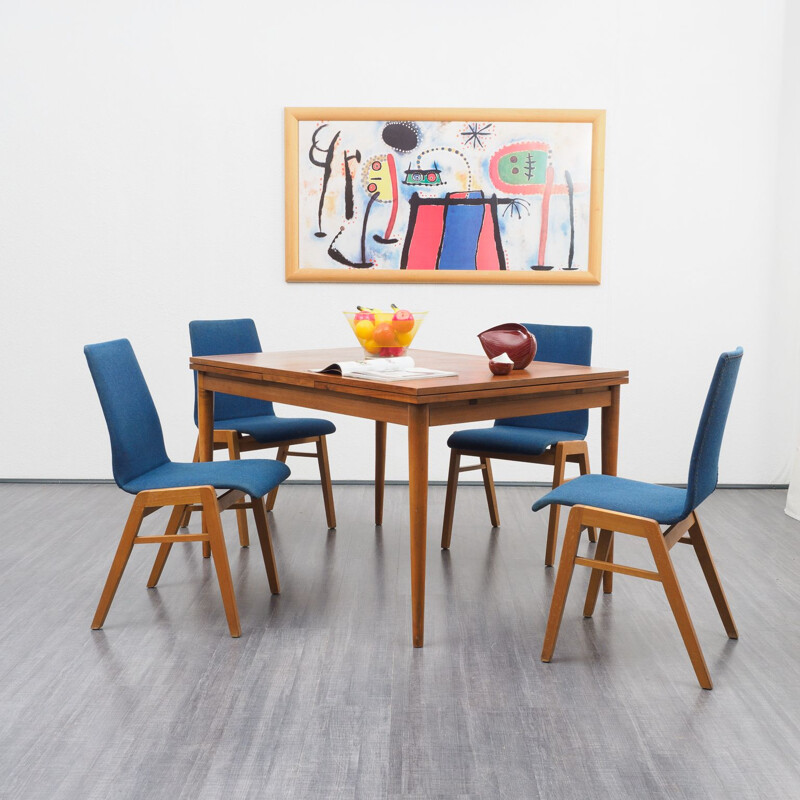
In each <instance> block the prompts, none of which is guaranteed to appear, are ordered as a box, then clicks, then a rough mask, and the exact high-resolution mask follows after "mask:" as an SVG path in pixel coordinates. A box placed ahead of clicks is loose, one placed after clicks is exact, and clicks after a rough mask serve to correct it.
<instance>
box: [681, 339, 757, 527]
mask: <svg viewBox="0 0 800 800" xmlns="http://www.w3.org/2000/svg"><path fill="white" fill-rule="evenodd" d="M742 352H743V351H742V348H741V347H737V348H736V349H735V350H731V351H730V352H727V353H723V354H722V355H721V356H720V357H719V360H718V361H717V368H716V370H714V377H713V378H712V379H711V386H710V387H709V389H708V395H707V396H706V403H705V405H704V406H703V413H702V414H701V415H700V424H699V425H698V427H697V436H696V437H695V440H694V448H693V450H692V460H691V462H690V464H689V480H688V481H687V488H686V509H685V511H686V514H687V515H688V514H689V513H690V512H692V511H694V510H695V509H696V508H697V506H699V505H700V503H702V502H703V500H705V499H706V498H707V497H708V496H709V495H710V494H711V492H713V491H714V489H715V488H716V487H717V476H718V470H719V451H720V447H721V446H722V434H723V433H724V432H725V423H726V422H727V420H728V411H729V410H730V407H731V399H732V398H733V389H734V387H735V386H736V377H737V376H738V374H739V365H740V364H741V363H742Z"/></svg>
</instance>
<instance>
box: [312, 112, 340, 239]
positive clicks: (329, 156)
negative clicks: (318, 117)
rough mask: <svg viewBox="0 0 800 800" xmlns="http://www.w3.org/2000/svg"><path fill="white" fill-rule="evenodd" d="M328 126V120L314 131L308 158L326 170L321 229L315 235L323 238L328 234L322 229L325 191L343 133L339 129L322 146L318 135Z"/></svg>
mask: <svg viewBox="0 0 800 800" xmlns="http://www.w3.org/2000/svg"><path fill="white" fill-rule="evenodd" d="M327 127H328V123H327V122H326V123H325V124H323V125H320V126H319V128H317V129H316V130H315V131H314V133H313V134H312V136H311V147H310V148H309V151H308V160H309V161H310V162H311V163H312V164H313V165H314V166H315V167H322V169H323V170H324V171H323V173H322V193H321V194H320V196H319V210H318V212H317V227H318V228H319V230H318V231H317V233H315V234H314V236H316V237H318V238H323V237H325V236H327V235H328V234H327V233H325V232H324V231H323V230H322V206H323V204H324V203H325V192H326V191H327V190H328V181H329V180H330V178H331V172H332V170H331V164H332V163H333V150H334V148H335V147H336V142H337V141H338V139H339V135H340V134H341V131H337V132H336V134H335V135H334V137H333V139H331V142H330V144H329V145H328V146H327V147H320V146H319V145H318V144H317V136H318V135H319V132H320V131H321V130H322V129H323V128H327ZM314 151H318V152H320V153H325V160H324V161H320V160H319V159H317V158H314Z"/></svg>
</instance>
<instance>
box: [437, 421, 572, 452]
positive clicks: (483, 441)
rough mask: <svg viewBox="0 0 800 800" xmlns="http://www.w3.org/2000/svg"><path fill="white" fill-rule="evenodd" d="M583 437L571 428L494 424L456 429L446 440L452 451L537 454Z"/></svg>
mask: <svg viewBox="0 0 800 800" xmlns="http://www.w3.org/2000/svg"><path fill="white" fill-rule="evenodd" d="M584 438H585V437H584V436H582V435H581V434H579V433H572V432H570V431H551V430H548V429H547V428H527V427H523V426H521V425H495V426H494V427H493V428H472V429H467V430H464V431H456V432H455V433H454V434H452V435H451V436H450V438H449V439H448V440H447V446H448V447H451V448H453V449H454V450H478V451H480V452H483V453H507V454H509V455H531V456H538V455H541V454H542V453H544V451H545V450H547V448H548V447H550V446H551V445H554V444H557V443H558V442H576V441H580V440H582V439H584Z"/></svg>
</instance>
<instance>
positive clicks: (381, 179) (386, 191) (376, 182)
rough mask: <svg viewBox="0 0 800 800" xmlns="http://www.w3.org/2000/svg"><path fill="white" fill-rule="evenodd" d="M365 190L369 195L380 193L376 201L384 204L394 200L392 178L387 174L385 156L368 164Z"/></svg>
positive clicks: (376, 158)
mask: <svg viewBox="0 0 800 800" xmlns="http://www.w3.org/2000/svg"><path fill="white" fill-rule="evenodd" d="M366 188H367V191H368V192H369V193H370V194H375V193H376V192H380V195H379V196H378V200H380V201H382V202H384V203H389V202H391V201H392V200H394V192H393V191H392V176H391V174H390V173H389V164H388V162H387V160H386V156H377V157H375V158H373V159H372V161H371V162H370V165H369V169H368V170H367V181H366Z"/></svg>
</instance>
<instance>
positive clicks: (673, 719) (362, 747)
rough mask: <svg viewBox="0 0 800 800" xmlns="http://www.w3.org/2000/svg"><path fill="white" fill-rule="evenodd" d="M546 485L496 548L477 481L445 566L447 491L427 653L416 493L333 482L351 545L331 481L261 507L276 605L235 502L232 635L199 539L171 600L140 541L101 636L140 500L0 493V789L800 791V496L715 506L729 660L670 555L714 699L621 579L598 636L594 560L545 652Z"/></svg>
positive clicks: (508, 504) (35, 792) (207, 793)
mask: <svg viewBox="0 0 800 800" xmlns="http://www.w3.org/2000/svg"><path fill="white" fill-rule="evenodd" d="M540 491H541V490H539V489H533V490H532V489H524V488H516V487H514V488H500V489H499V490H498V494H499V502H500V513H501V521H502V523H503V526H502V528H500V529H496V530H495V531H492V529H491V527H490V525H489V523H488V515H487V513H486V509H485V501H484V497H483V491H482V490H481V489H480V488H477V487H467V488H464V489H462V491H461V492H460V496H459V503H458V506H457V509H456V525H455V530H454V534H453V545H452V549H451V551H450V552H449V553H447V552H442V551H440V550H439V547H438V540H439V536H438V525H439V522H440V520H439V515H438V510H439V509H440V508H441V504H442V501H443V489H441V488H439V487H434V488H432V489H431V507H432V513H431V526H430V535H429V547H428V581H427V611H426V646H425V648H424V649H423V650H414V649H413V648H412V647H411V631H410V610H409V575H408V539H407V535H406V534H405V530H406V525H407V520H408V511H407V508H406V496H407V495H406V492H405V489H404V488H403V487H399V486H392V487H388V489H387V508H386V515H385V518H386V520H388V522H387V524H386V525H385V526H384V527H383V529H375V528H374V527H373V526H372V525H370V524H369V520H370V519H371V516H372V493H371V489H370V488H369V487H359V486H338V487H335V494H336V503H337V516H338V522H339V527H338V530H337V531H336V532H335V533H333V532H331V533H328V532H327V530H326V529H325V525H324V515H323V510H322V500H321V495H320V493H319V490H318V488H317V487H314V486H287V487H284V489H282V491H281V495H280V496H279V498H278V502H277V504H276V508H275V512H274V514H272V515H271V516H270V518H271V522H272V525H273V532H274V538H275V545H276V553H277V558H278V566H279V570H280V575H281V582H282V585H283V593H282V594H281V595H280V596H279V597H271V596H270V595H269V594H268V589H267V581H266V576H265V574H264V568H263V562H262V561H261V557H260V554H259V552H258V549H257V548H255V547H254V548H252V549H250V550H241V549H240V548H239V547H238V544H237V543H236V536H235V523H234V519H233V515H232V512H228V513H227V514H226V517H225V522H226V530H227V532H228V542H229V549H230V552H231V559H232V569H233V574H234V581H235V586H236V591H237V596H238V600H239V608H240V613H241V618H242V627H243V635H242V637H241V639H238V640H233V639H231V638H230V637H229V636H228V634H227V627H226V624H225V618H224V615H223V611H222V605H221V602H220V599H219V595H218V591H217V586H216V581H215V579H214V577H213V572H212V569H211V565H210V564H209V562H207V561H204V560H203V559H202V558H200V552H199V545H190V544H185V545H180V546H178V547H176V548H175V549H174V550H173V554H172V556H171V560H170V561H169V563H168V564H167V567H166V569H165V572H164V576H163V578H162V582H161V584H160V586H159V588H158V589H156V590H148V589H146V588H145V582H146V578H147V574H148V571H149V568H150V564H151V559H152V556H153V555H154V553H155V548H152V547H139V548H136V549H135V550H134V554H133V556H132V559H131V563H130V564H129V567H128V571H127V572H126V574H125V576H124V577H123V581H122V585H121V587H120V590H119V592H118V594H117V598H116V600H115V603H114V605H113V606H112V608H111V612H110V614H109V617H108V620H107V623H106V627H105V629H104V630H103V631H99V632H92V631H90V629H89V622H90V619H91V617H92V614H93V612H94V607H95V604H96V602H97V599H98V597H99V593H100V589H101V586H102V582H103V580H104V578H105V574H106V571H107V569H108V566H109V564H110V561H111V557H112V555H113V551H114V548H115V546H116V542H117V538H118V536H119V533H120V532H121V528H122V524H123V522H124V518H125V516H126V514H127V511H128V508H129V503H130V501H129V498H128V496H126V495H124V494H123V493H122V492H120V491H119V490H117V489H116V488H115V487H113V486H109V485H100V486H86V485H62V486H35V485H8V484H6V485H0V509H2V510H1V511H0V552H2V561H1V562H0V604H1V606H0V607H2V610H3V613H2V619H0V796H2V797H3V798H9V799H10V798H25V799H26V800H27V799H28V798H47V800H54V799H55V798H80V800H90V799H91V798H104V799H105V798H176V799H177V798H193V799H194V798H250V797H253V798H256V797H259V798H260V797H272V798H277V799H278V800H283V799H284V798H340V797H341V798H367V799H369V800H371V799H372V798H387V797H388V798H395V797H396V798H400V797H403V798H549V799H552V798H557V799H558V798H587V797H592V798H593V797H604V798H610V799H611V800H616V798H646V797H647V798H654V797H658V798H662V797H663V798H691V799H692V800H696V799H697V798H706V797H708V798H751V797H753V798H761V797H763V798H796V797H800V764H799V763H798V761H799V759H800V637H799V636H798V634H799V633H800V615H799V614H798V612H799V611H800V577H799V576H800V569H798V566H799V565H798V555H797V553H798V544H799V543H800V523H797V522H795V521H793V520H790V519H789V518H788V517H785V516H784V515H783V514H782V507H783V502H784V498H785V493H784V492H780V491H769V490H761V491H756V490H747V491H745V490H720V491H718V492H717V493H716V494H715V495H714V496H712V497H711V498H710V499H709V500H708V501H707V502H706V504H705V505H704V507H703V508H702V509H701V514H702V519H703V521H704V524H705V529H706V533H707V536H708V538H709V541H710V544H711V548H712V552H713V553H714V555H715V557H716V560H717V564H718V567H719V570H720V573H721V575H722V579H723V583H724V585H725V587H726V589H727V592H728V596H729V599H730V602H731V606H732V609H733V613H734V617H735V619H736V621H737V624H738V626H739V631H740V636H741V639H740V640H739V641H738V642H732V641H729V640H728V639H727V638H726V637H725V634H724V630H723V628H722V624H721V622H720V620H719V618H718V616H717V614H716V610H715V608H714V606H713V603H712V600H711V597H710V595H709V594H708V591H707V589H706V588H705V585H704V583H703V579H702V574H701V572H700V569H699V567H698V565H697V563H696V562H693V555H692V552H691V549H690V548H686V547H678V548H676V549H675V551H673V552H674V553H675V561H676V566H677V569H678V573H679V576H680V578H681V580H682V585H683V587H684V592H685V594H686V596H687V602H688V604H689V608H690V611H691V612H692V615H693V618H694V622H695V626H696V628H697V631H698V636H699V637H700V641H701V643H702V646H703V648H704V651H705V655H706V659H707V661H708V663H709V667H710V669H711V674H712V678H713V679H714V681H715V688H714V690H713V691H711V692H706V691H703V690H702V689H700V688H699V686H698V685H697V683H696V681H695V677H694V673H693V672H692V669H691V666H690V663H689V660H688V657H687V655H686V653H685V651H684V649H683V646H682V644H681V641H680V638H679V635H678V632H677V629H676V626H675V624H674V621H673V619H672V617H671V615H670V612H669V608H668V606H667V603H666V600H665V598H664V597H663V594H662V590H661V588H660V586H658V585H656V584H652V583H650V582H648V581H641V580H634V579H631V578H625V577H619V578H618V579H617V582H616V587H615V591H614V594H613V595H612V596H605V597H601V601H600V602H599V604H598V610H597V613H596V615H595V617H594V619H593V620H583V619H582V617H581V613H580V612H581V608H582V600H583V598H582V589H583V587H584V586H585V583H586V576H587V575H588V572H587V571H585V570H581V571H580V572H581V573H586V574H579V575H578V576H577V578H576V581H574V582H573V592H572V593H571V595H570V598H569V601H568V604H567V611H566V613H565V617H564V623H563V625H562V630H561V637H560V640H559V642H558V646H557V647H556V652H555V657H554V660H553V662H552V663H551V664H549V665H548V664H542V663H541V662H540V661H539V653H540V650H541V643H542V636H543V633H544V627H545V620H546V613H547V608H548V603H549V594H550V592H551V590H552V585H553V570H546V569H544V567H543V563H542V557H543V552H544V530H545V524H546V518H545V516H544V515H543V514H539V515H533V514H532V513H531V512H530V510H529V509H530V504H531V501H532V499H533V497H534V495H535V494H537V493H538V492H540ZM152 519H153V518H150V519H149V520H148V522H150V520H152ZM161 519H163V518H161ZM156 521H159V520H156ZM152 529H153V525H149V526H148V530H152ZM586 547H589V546H588V545H586ZM641 547H642V544H641V543H640V542H635V541H633V542H631V541H628V542H625V541H620V543H619V545H618V548H617V552H618V557H619V560H625V559H626V558H627V560H628V561H629V563H630V562H632V563H638V564H641V565H646V557H645V556H646V554H645V552H644V550H643V549H641Z"/></svg>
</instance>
